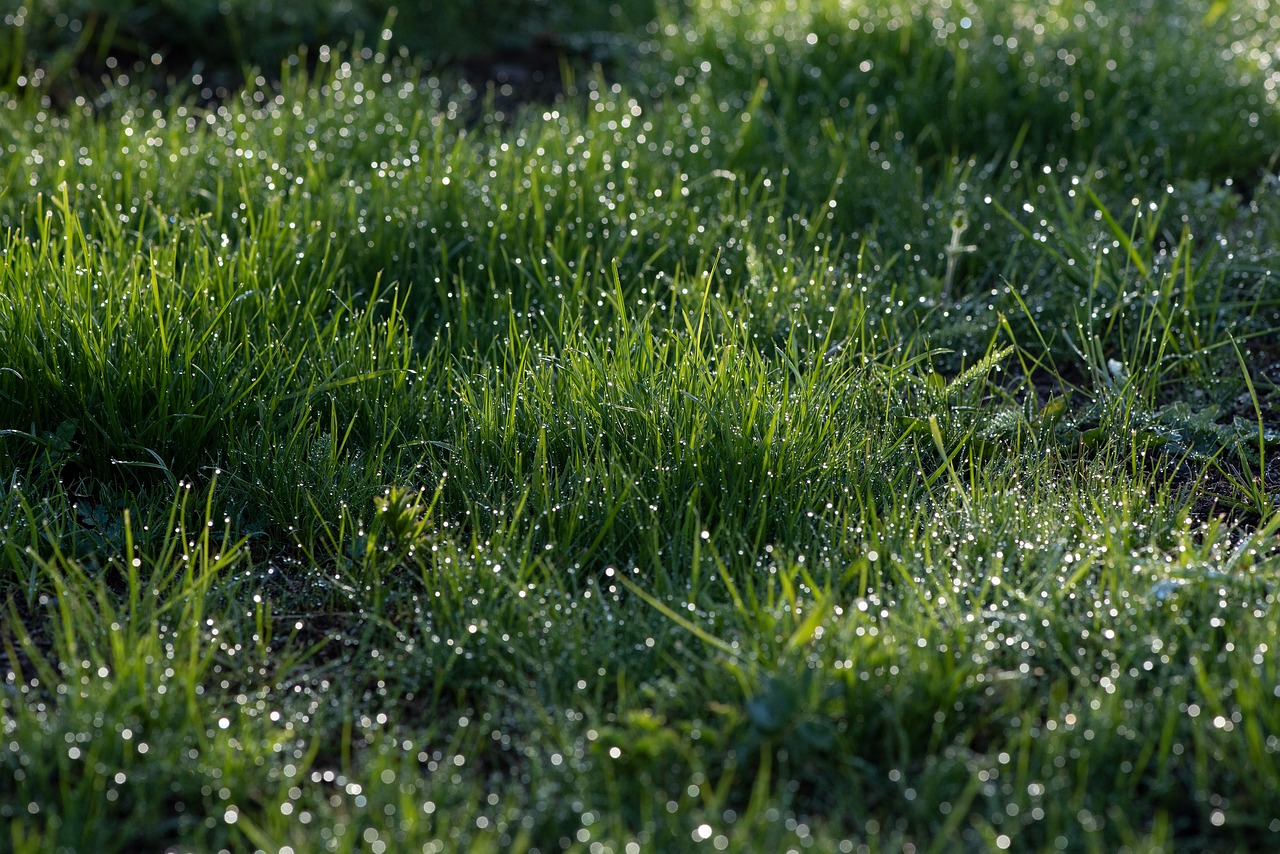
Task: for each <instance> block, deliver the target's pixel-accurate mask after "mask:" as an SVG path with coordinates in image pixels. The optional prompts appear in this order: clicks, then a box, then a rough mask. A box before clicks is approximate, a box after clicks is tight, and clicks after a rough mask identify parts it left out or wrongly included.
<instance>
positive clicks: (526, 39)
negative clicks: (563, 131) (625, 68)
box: [0, 0, 656, 89]
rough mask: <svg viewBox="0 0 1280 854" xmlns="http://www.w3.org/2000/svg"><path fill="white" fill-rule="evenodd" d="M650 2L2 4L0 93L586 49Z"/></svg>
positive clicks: (215, 80) (225, 79) (72, 0)
mask: <svg viewBox="0 0 1280 854" xmlns="http://www.w3.org/2000/svg"><path fill="white" fill-rule="evenodd" d="M655 15H656V2H655V0H616V2H612V3H604V2H594V0H469V1H468V2H453V0H404V2H390V0H338V2H329V0H298V2H290V3H276V2H271V0H110V2H104V0H69V2H66V0H0V21H2V22H3V30H2V34H0V86H3V87H5V88H10V89H11V88H14V87H26V86H29V85H33V84H34V85H45V86H53V87H59V86H62V87H65V86H68V85H73V86H74V85H77V84H78V85H81V86H83V85H85V84H89V85H92V84H93V83H95V82H96V81H97V80H98V79H99V78H100V77H101V75H102V74H104V73H105V74H108V75H109V76H111V77H115V76H116V74H117V72H119V71H120V70H124V71H129V70H135V69H138V70H145V69H148V68H151V69H155V68H157V67H162V68H163V72H162V73H161V74H158V75H156V78H157V82H163V79H164V76H165V75H167V76H169V77H173V76H177V77H179V78H182V77H185V76H187V75H189V74H191V73H193V72H194V73H196V74H199V75H200V76H201V78H202V79H204V80H207V81H209V82H210V83H212V84H214V85H215V86H223V87H228V88H229V87H234V86H235V85H237V84H238V83H239V82H240V80H241V78H242V75H243V72H244V70H246V69H248V68H258V69H260V70H262V71H263V72H264V73H265V74H267V75H268V76H271V75H272V74H273V73H274V71H275V70H276V69H278V68H279V67H280V65H281V63H282V62H284V61H286V60H287V59H288V58H289V57H290V56H291V55H295V54H296V53H297V52H298V51H299V49H300V48H302V49H304V50H305V49H307V48H311V49H314V48H317V47H319V46H321V45H328V46H332V47H338V48H346V47H350V46H352V45H353V44H360V43H363V44H365V45H369V44H376V43H377V42H378V41H379V36H380V34H381V33H382V32H383V30H384V28H385V27H386V25H387V24H388V23H390V22H394V33H395V36H394V39H393V40H392V42H391V44H392V46H393V47H394V48H395V49H403V50H404V51H406V52H407V53H408V54H410V55H412V56H414V57H415V58H416V59H419V60H421V61H424V62H425V63H427V64H428V65H431V66H445V65H450V64H453V63H456V62H458V61H460V60H465V59H471V58H475V57H483V56H485V55H486V54H492V53H503V52H510V51H515V52H520V51H527V50H530V49H532V48H535V47H537V46H539V45H547V44H555V45H560V44H561V43H565V44H570V45H589V44H591V42H592V41H593V40H596V41H604V42H609V41H611V40H613V39H616V38H618V37H620V35H621V34H624V33H633V32H640V31H643V29H644V27H645V24H646V23H647V22H649V21H650V20H652V19H653V18H654V17H655Z"/></svg>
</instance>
